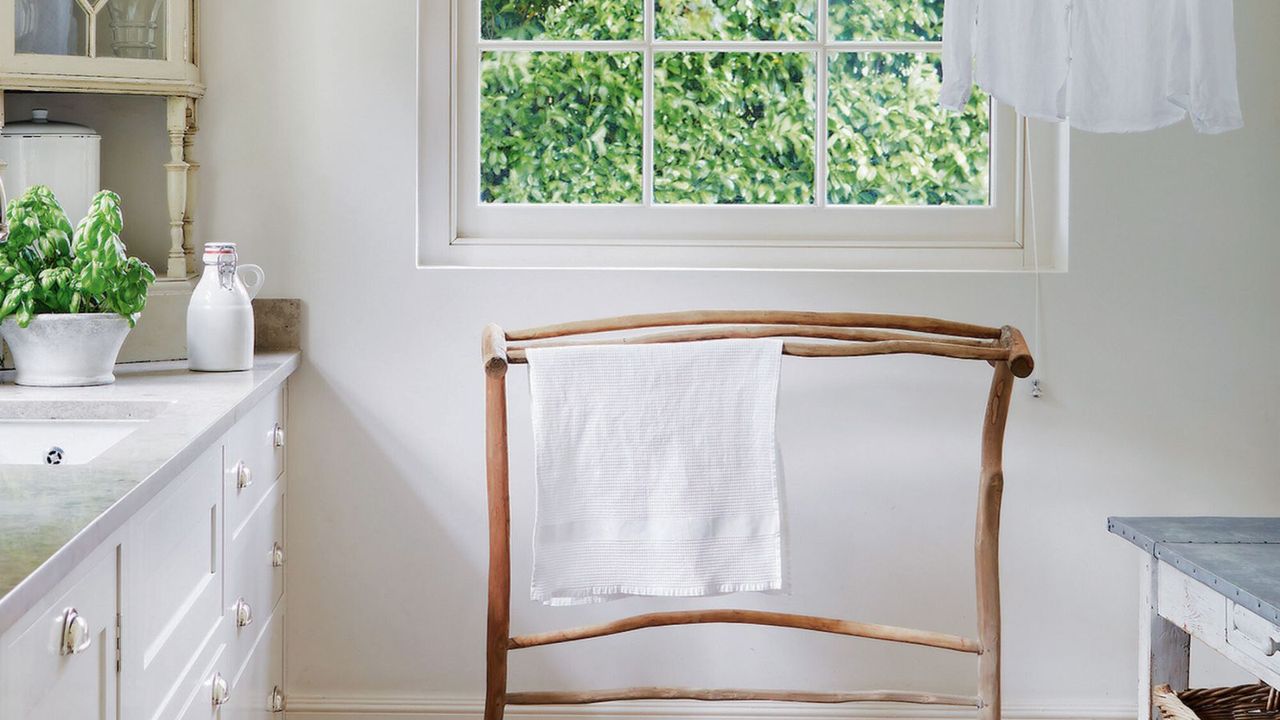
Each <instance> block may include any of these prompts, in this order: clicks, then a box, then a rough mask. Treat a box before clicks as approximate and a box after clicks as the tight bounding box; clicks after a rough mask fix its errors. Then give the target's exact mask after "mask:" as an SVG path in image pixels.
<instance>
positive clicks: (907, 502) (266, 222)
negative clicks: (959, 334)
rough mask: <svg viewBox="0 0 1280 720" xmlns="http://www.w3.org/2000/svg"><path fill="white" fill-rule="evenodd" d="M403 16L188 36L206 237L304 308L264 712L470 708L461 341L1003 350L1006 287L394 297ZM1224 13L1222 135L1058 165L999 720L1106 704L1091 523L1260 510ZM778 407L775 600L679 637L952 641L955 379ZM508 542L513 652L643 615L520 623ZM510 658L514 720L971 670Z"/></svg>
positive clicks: (1249, 42)
mask: <svg viewBox="0 0 1280 720" xmlns="http://www.w3.org/2000/svg"><path fill="white" fill-rule="evenodd" d="M425 1H427V2H443V1H444V0H425ZM415 4H416V3H415V0H379V2H366V3H316V2H304V1H303V0H275V2H271V3H262V2H255V1H254V0H221V1H220V2H216V3H206V4H205V14H206V25H205V31H206V36H205V48H206V50H205V55H206V61H207V79H208V83H209V94H208V98H207V100H206V102H205V104H204V120H203V125H204V131H203V133H202V136H201V145H200V153H201V156H202V158H203V160H204V162H205V169H204V171H203V176H202V177H203V183H202V187H201V198H202V206H203V208H204V217H205V219H206V224H205V226H204V232H205V233H206V235H207V236H208V237H211V238H214V237H216V238H219V239H235V240H240V241H241V242H243V243H245V244H246V245H247V248H246V251H245V252H244V255H245V257H246V259H249V260H252V261H256V262H260V263H262V264H263V265H264V266H265V267H266V268H267V270H268V273H269V281H268V286H269V287H268V294H271V295H280V296H298V297H301V298H302V299H303V300H304V302H305V307H306V327H305V331H304V352H305V362H304V366H303V368H302V370H301V371H300V373H299V375H298V376H297V378H296V381H295V382H294V383H293V385H292V390H291V408H290V416H291V422H292V434H291V443H292V444H291V455H290V458H291V468H292V469H291V481H290V482H291V498H290V507H291V509H290V516H289V545H290V553H291V554H290V564H289V578H288V579H289V586H290V587H289V595H290V607H291V610H290V618H289V638H288V655H289V683H290V694H291V698H299V697H305V696H328V697H334V698H344V697H373V698H378V697H400V698H406V697H407V698H414V697H419V696H427V695H430V694H448V695H452V696H475V695H477V694H478V693H479V692H480V691H481V689H482V686H483V677H482V674H483V646H482V643H483V638H482V634H483V630H484V615H485V610H484V589H485V581H484V567H485V532H486V531H485V512H484V493H483V489H484V482H483V451H482V402H481V399H482V382H481V371H480V364H479V331H480V328H481V327H482V325H483V324H484V323H486V322H489V321H497V322H499V323H502V324H504V325H507V326H509V327H519V326H526V325H534V324H542V323H548V322H555V321H561V320H568V319H573V318H582V317H588V316H602V315H614V314H620V313H629V312H642V311H655V310H669V309H679V308H704V307H737V308H766V307H769V308H798V309H828V310H872V311H891V312H902V313H924V314H933V315H940V316H945V317H949V318H955V319H960V320H968V321H974V322H981V323H988V324H1002V323H1012V324H1016V325H1019V326H1021V327H1023V328H1027V329H1029V328H1030V327H1031V326H1032V310H1031V308H1032V291H1033V285H1032V278H1031V277H1030V276H1028V275H1025V274H988V273H969V274H961V273H951V274H947V273H942V274H931V273H829V274H806V273H769V272H757V273H741V272H696V273H694V272H620V271H573V272H570V271H562V272H555V271H540V272H513V271H503V272H496V271H431V270H419V269H415V267H414V256H415V253H414V223H415V216H414V202H415V189H414V188H415V171H416V168H415V158H416V152H415V141H416V119H415V112H416V104H415V103H416V101H415V88H416V78H415V40H416V29H415ZM1236 6H1237V13H1238V22H1237V25H1238V27H1239V29H1240V37H1239V43H1240V53H1239V54H1240V58H1241V72H1240V79H1241V90H1242V95H1243V97H1244V102H1245V110H1246V113H1247V121H1248V127H1247V128H1246V129H1245V130H1243V131H1240V132H1236V133H1232V134H1229V135H1226V136H1222V137H1200V136H1195V135H1194V134H1193V133H1192V132H1191V131H1190V130H1189V129H1188V128H1187V127H1186V126H1180V127H1176V128H1172V129H1168V130H1164V131H1160V132H1156V133H1151V134H1145V135H1134V136H1092V135H1085V134H1078V133H1077V134H1075V135H1074V136H1073V138H1072V158H1071V162H1072V168H1071V172H1072V182H1071V197H1072V207H1071V231H1072V237H1071V249H1070V270H1069V272H1067V273H1064V274H1056V275H1050V276H1047V277H1045V278H1044V314H1045V319H1046V325H1045V329H1046V330H1045V336H1044V346H1043V350H1044V357H1043V358H1042V359H1043V361H1044V368H1045V372H1044V375H1043V378H1044V381H1045V384H1046V389H1047V391H1048V395H1047V397H1045V398H1044V399H1041V400H1032V399H1031V398H1030V397H1029V396H1028V394H1027V388H1026V387H1025V386H1023V387H1021V388H1020V390H1019V393H1018V395H1017V396H1016V399H1015V403H1014V408H1013V416H1012V421H1011V425H1010V430H1009V434H1008V450H1007V465H1006V470H1007V491H1006V502H1005V534H1004V554H1003V559H1004V592H1005V595H1004V597H1005V621H1006V625H1005V648H1006V658H1007V660H1006V666H1005V667H1006V697H1007V699H1008V700H1009V701H1010V702H1012V703H1020V704H1023V705H1035V704H1044V705H1053V704H1055V703H1057V704H1062V703H1068V704H1075V705H1079V706H1095V705H1096V706H1106V707H1120V708H1123V707H1124V706H1125V705H1126V704H1131V703H1132V702H1133V696H1132V693H1133V689H1132V685H1133V677H1134V664H1135V652H1136V630H1135V622H1134V613H1135V609H1134V608H1135V600H1136V582H1137V581H1136V574H1135V573H1136V568H1137V560H1138V555H1137V551H1136V550H1134V549H1133V548H1131V547H1130V546H1128V545H1127V544H1125V543H1124V542H1122V541H1121V540H1119V539H1117V538H1115V537H1112V536H1110V535H1108V534H1107V533H1106V529H1105V518H1106V517H1107V515H1109V514H1143V513H1146V514H1158V513H1222V514H1245V513H1253V514H1266V513H1271V514H1274V513H1280V486H1278V485H1277V475H1278V474H1280V456H1278V454H1277V447H1278V446H1280V443H1277V439H1278V438H1280V413H1278V412H1277V407H1278V401H1280V371H1277V366H1276V362H1275V359H1274V358H1275V354H1276V352H1277V351H1280V323H1278V322H1277V319H1276V318H1277V315H1276V308H1277V307H1278V304H1280V283H1277V282H1276V281H1275V274H1276V272H1277V270H1280V243H1278V242H1277V227H1280V202H1277V200H1276V188H1277V187H1280V142H1278V138H1280V135H1278V131H1280V83H1277V82H1276V81H1275V77H1274V71H1273V68H1274V67H1275V66H1276V65H1277V64H1278V63H1280V45H1277V44H1276V43H1275V42H1274V37H1273V33H1274V28H1275V27H1277V26H1280V4H1277V3H1275V2H1273V1H1272V0H1241V1H1240V2H1238V3H1237V4H1236ZM784 374H785V382H784V388H783V401H782V417H781V422H782V433H783V438H782V439H783V442H784V453H785V457H786V463H787V479H788V490H789V493H790V504H791V507H792V510H793V515H792V525H793V528H794V530H795V534H794V544H793V556H794V558H795V566H794V583H793V584H794V590H795V594H794V596H793V597H791V598H788V599H765V598H755V597H736V598H731V599H729V600H726V601H724V602H715V603H710V602H708V603H702V604H706V605H712V604H714V605H724V604H733V605H739V604H740V605H747V606H751V607H771V608H779V609H785V610H796V611H811V612H816V613H822V614H831V615H839V616H849V617H853V618H859V619H865V620H870V621H876V622H887V623H900V624H915V625H919V626H923V627H928V628H935V629H939V630H944V631H950V632H957V633H971V632H972V630H971V625H972V622H973V617H974V611H973V599H972V581H971V579H970V574H969V571H968V568H969V564H968V563H969V556H970V534H971V532H972V519H971V514H972V508H973V491H974V487H975V479H976V450H977V444H976V440H977V430H978V422H979V419H980V417H981V414H982V406H981V403H982V400H983V396H984V393H985V391H986V381H987V371H986V368H985V367H984V366H983V365H981V364H977V363H974V364H963V363H953V362H947V361H938V360H926V359H917V360H901V359H897V360H886V359H874V360H861V361H854V360H850V361H831V362H826V361H822V362H819V361H788V363H787V364H786V366H785V369H784ZM524 377H525V376H524V371H523V370H522V369H520V368H516V369H514V370H513V372H512V380H511V387H512V407H511V412H512V418H513V422H512V431H513V449H514V451H513V455H512V463H513V485H514V488H513V497H514V501H515V502H516V503H517V507H528V503H529V501H530V500H531V493H530V480H531V478H530V472H529V468H530V460H531V458H530V447H529V433H528V425H527V401H526V396H527V392H526V390H525V388H526V385H525V380H524ZM529 531H530V518H529V515H528V513H517V515H516V517H515V519H514V528H513V532H514V538H515V557H514V568H515V578H514V585H515V588H516V591H517V592H516V596H515V602H514V610H513V612H514V627H515V628H517V629H519V630H525V631H532V630H537V629H548V628H551V627H555V626H559V625H568V624H577V623H578V622H582V621H585V620H595V619H600V618H606V617H614V616H618V615H621V614H629V613H634V612H639V611H643V610H651V609H658V608H666V607H669V606H670V605H669V604H668V603H664V602H641V601H628V602H625V603H619V604H613V605H608V606H605V607H601V608H593V609H590V610H582V611H566V610H547V609H542V608H539V607H536V606H534V605H533V604H531V603H530V602H529V601H528V600H526V599H524V598H525V596H524V595H523V588H524V587H525V586H526V583H527V580H528V561H529V553H528V549H527V545H528V538H529ZM678 639H683V640H684V643H683V644H682V645H680V646H679V648H680V649H679V650H675V649H674V648H676V647H677V645H676V644H675V642H676V641H677V640H678ZM526 652H527V653H529V654H527V655H526V654H517V655H516V656H515V659H514V676H513V683H512V684H513V686H514V687H532V686H535V685H547V684H554V685H560V686H567V687H593V686H595V687H608V686H616V685H621V684H648V683H673V682H675V683H687V684H695V685H708V686H717V685H727V686H743V687H750V686H763V687H817V688H833V689H834V688H839V689H860V688H875V687H882V686H883V687H897V688H907V689H915V688H920V689H935V690H940V691H950V692H970V691H972V687H973V684H972V683H973V680H974V671H973V663H972V661H971V659H970V658H967V657H948V656H945V655H941V654H939V653H936V652H929V651H924V650H917V649H900V648H886V647H884V646H883V645H880V644H876V643H872V642H867V641H857V640H852V641H850V640H844V639H836V638H826V637H811V636H808V635H796V634H792V633H785V632H783V631H777V630H767V629H756V630H753V629H745V630H744V629H743V628H719V627H705V628H696V629H683V630H657V631H651V632H650V633H648V634H633V635H631V636H623V637H621V638H614V639H605V640H599V641H594V644H587V645H579V646H575V647H573V648H569V649H561V648H557V649H545V650H534V651H526Z"/></svg>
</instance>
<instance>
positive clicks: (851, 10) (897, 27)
mask: <svg viewBox="0 0 1280 720" xmlns="http://www.w3.org/2000/svg"><path fill="white" fill-rule="evenodd" d="M827 7H828V10H829V13H828V16H829V18H830V33H829V34H830V36H831V39H833V40H941V39H942V0H829V4H828V6H827Z"/></svg>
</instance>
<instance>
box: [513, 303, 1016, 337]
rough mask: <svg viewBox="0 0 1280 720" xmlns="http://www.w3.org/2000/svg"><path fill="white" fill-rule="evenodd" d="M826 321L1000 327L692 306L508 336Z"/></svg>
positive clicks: (969, 331)
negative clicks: (711, 308) (673, 310)
mask: <svg viewBox="0 0 1280 720" xmlns="http://www.w3.org/2000/svg"><path fill="white" fill-rule="evenodd" d="M743 324H748V325H825V326H828V327H862V328H878V329H884V330H910V331H913V332H923V333H933V334H935V335H951V336H955V337H969V338H988V339H992V340H995V339H999V337H1000V328H993V327H985V326H982V325H970V324H968V323H960V322H953V321H950V320H939V319H937V318H931V317H922V316H918V315H887V314H881V313H842V312H802V311H792V310H693V311H688V312H672V313H651V314H646V315H623V316H620V317H613V318H601V319H599V320H582V321H578V322H569V323H561V324H559V325H544V326H542V327H536V328H527V329H524V330H513V331H510V332H508V333H507V339H508V340H513V341H514V340H539V339H543V338H553V337H565V336H568V335H590V334H593V333H604V332H617V331H619V330H639V329H643V328H653V327H679V326H683V325H743Z"/></svg>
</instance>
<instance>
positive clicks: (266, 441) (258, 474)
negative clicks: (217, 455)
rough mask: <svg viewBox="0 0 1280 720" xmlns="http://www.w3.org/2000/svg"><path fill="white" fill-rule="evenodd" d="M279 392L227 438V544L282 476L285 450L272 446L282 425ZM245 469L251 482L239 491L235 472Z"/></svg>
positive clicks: (235, 539) (263, 401) (268, 398)
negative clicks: (275, 431) (276, 429)
mask: <svg viewBox="0 0 1280 720" xmlns="http://www.w3.org/2000/svg"><path fill="white" fill-rule="evenodd" d="M282 392H283V391H282V390H276V391H274V392H272V393H271V394H269V395H268V396H267V397H265V398H263V399H262V400H261V401H259V403H258V404H257V405H256V406H254V407H253V409H252V410H250V411H249V412H248V413H246V414H245V416H244V417H243V418H242V419H241V420H240V421H239V422H237V423H236V426H235V427H234V428H232V430H231V431H230V432H229V433H228V434H227V450H226V456H225V463H224V466H223V470H224V478H225V479H224V486H225V490H224V496H225V497H226V503H227V542H229V543H231V544H236V543H237V542H238V538H239V537H240V535H241V534H242V533H244V532H245V530H246V527H245V523H246V522H247V521H248V518H249V517H250V515H252V514H253V511H254V510H255V509H256V508H257V507H258V505H259V504H260V503H261V502H262V500H263V498H265V497H266V496H267V493H268V492H269V491H270V490H271V488H272V487H273V486H274V485H275V481H276V479H277V478H279V477H280V475H281V473H283V472H284V449H283V448H277V447H276V446H275V437H274V430H275V426H276V424H277V423H281V424H283V418H282V415H281V410H280V408H281V402H282ZM241 464H243V466H244V467H246V468H248V470H249V475H250V478H251V482H250V484H249V486H248V487H240V486H239V485H240V484H239V481H238V477H237V470H236V468H237V467H238V466H241Z"/></svg>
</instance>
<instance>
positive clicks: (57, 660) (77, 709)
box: [0, 545, 120, 720]
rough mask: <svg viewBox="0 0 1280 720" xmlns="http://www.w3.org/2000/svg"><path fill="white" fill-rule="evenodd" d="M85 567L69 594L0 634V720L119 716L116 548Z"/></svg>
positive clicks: (78, 719) (99, 719)
mask: <svg viewBox="0 0 1280 720" xmlns="http://www.w3.org/2000/svg"><path fill="white" fill-rule="evenodd" d="M89 563H90V564H89V565H87V567H84V568H82V570H78V571H77V572H76V575H77V576H79V578H80V579H79V580H76V581H73V585H72V586H71V587H70V589H68V590H66V591H65V592H63V593H62V594H61V595H59V596H58V598H57V600H55V601H54V602H51V603H49V604H48V605H47V606H46V607H45V609H44V610H42V611H40V612H38V613H35V614H34V616H32V615H28V617H34V619H33V620H32V621H31V622H30V623H28V624H27V625H25V626H24V627H23V626H17V627H15V629H14V630H13V631H11V632H10V633H9V634H8V635H6V636H5V641H4V646H3V647H2V648H0V674H2V675H3V677H2V678H0V717H3V718H5V720H67V719H69V718H75V719H76V720H112V719H114V718H116V717H117V709H118V704H119V693H118V690H117V686H116V678H117V675H116V653H115V648H116V613H117V612H118V611H119V602H118V598H119V568H120V559H119V549H118V546H115V545H112V546H109V549H108V550H106V551H104V552H101V553H99V554H95V556H94V558H92V559H91V560H90V561H89ZM68 621H70V625H71V626H73V627H72V629H71V631H70V632H66V630H67V626H68ZM18 627H21V629H18Z"/></svg>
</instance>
